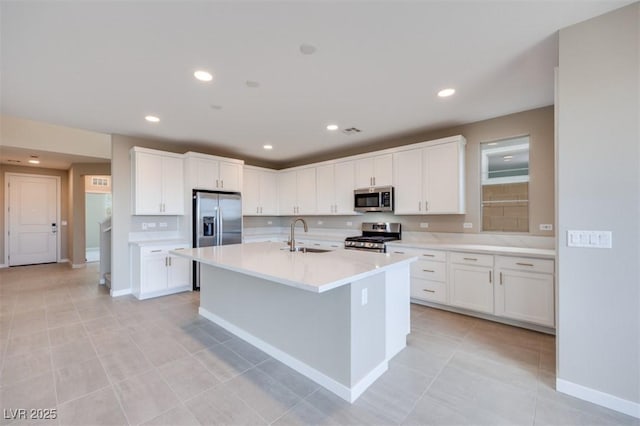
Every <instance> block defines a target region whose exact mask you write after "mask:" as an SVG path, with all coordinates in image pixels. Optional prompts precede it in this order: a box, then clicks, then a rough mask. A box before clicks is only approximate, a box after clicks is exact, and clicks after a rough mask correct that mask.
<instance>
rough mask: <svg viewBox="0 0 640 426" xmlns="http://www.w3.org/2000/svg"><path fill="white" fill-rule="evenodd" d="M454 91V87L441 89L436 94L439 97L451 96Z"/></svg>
mask: <svg viewBox="0 0 640 426" xmlns="http://www.w3.org/2000/svg"><path fill="white" fill-rule="evenodd" d="M454 93H456V89H442V90H441V91H439V92H438V96H440V97H441V98H446V97H447V96H451V95H453V94H454Z"/></svg>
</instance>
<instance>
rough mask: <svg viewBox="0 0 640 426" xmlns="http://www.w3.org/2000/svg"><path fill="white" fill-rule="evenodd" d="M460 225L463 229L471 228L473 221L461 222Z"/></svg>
mask: <svg viewBox="0 0 640 426" xmlns="http://www.w3.org/2000/svg"><path fill="white" fill-rule="evenodd" d="M462 227H463V228H464V229H471V228H473V223H471V222H465V223H463V224H462Z"/></svg>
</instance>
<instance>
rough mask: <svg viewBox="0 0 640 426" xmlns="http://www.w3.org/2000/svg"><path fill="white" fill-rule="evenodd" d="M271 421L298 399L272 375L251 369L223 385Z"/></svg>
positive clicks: (298, 398) (298, 399)
mask: <svg viewBox="0 0 640 426" xmlns="http://www.w3.org/2000/svg"><path fill="white" fill-rule="evenodd" d="M224 388H225V390H229V391H231V392H233V393H234V394H236V396H238V397H239V398H240V399H242V400H243V401H244V402H246V403H247V405H249V406H250V407H251V408H253V409H254V410H255V411H256V412H257V413H258V414H260V416H261V417H262V418H263V419H265V420H266V421H267V422H269V423H271V422H273V421H275V420H276V419H277V418H279V417H280V416H282V415H283V414H284V413H286V412H287V411H288V410H289V409H290V408H291V407H293V406H294V405H296V404H297V403H298V402H299V401H300V397H298V396H297V395H296V394H295V393H293V392H292V391H291V390H289V389H288V388H287V387H286V386H284V385H283V384H281V383H279V382H278V381H277V380H276V379H274V378H273V377H271V376H269V375H267V374H265V373H263V372H262V371H260V370H257V369H255V368H254V369H251V370H249V371H247V372H245V373H243V374H242V375H240V376H238V377H236V378H234V379H233V380H231V381H229V382H228V383H227V384H226V385H225V386H224Z"/></svg>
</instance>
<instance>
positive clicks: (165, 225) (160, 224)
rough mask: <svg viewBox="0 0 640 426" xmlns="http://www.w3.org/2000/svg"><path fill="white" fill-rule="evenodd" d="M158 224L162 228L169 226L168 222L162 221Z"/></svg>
mask: <svg viewBox="0 0 640 426" xmlns="http://www.w3.org/2000/svg"><path fill="white" fill-rule="evenodd" d="M158 226H159V227H160V228H166V227H167V222H160V223H159V224H158Z"/></svg>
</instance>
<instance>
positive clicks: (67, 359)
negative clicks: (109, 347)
mask: <svg viewBox="0 0 640 426" xmlns="http://www.w3.org/2000/svg"><path fill="white" fill-rule="evenodd" d="M51 357H52V359H53V366H54V368H55V369H56V370H57V369H60V368H63V367H68V366H70V365H74V364H78V363H81V362H82V361H87V360H89V359H91V358H95V357H96V351H95V350H93V346H92V345H91V341H90V340H89V339H88V338H84V339H79V340H74V341H72V342H69V343H65V344H64V345H57V346H53V347H52V348H51Z"/></svg>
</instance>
